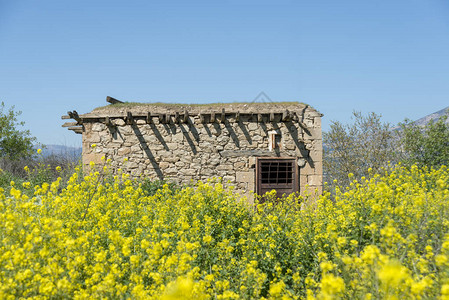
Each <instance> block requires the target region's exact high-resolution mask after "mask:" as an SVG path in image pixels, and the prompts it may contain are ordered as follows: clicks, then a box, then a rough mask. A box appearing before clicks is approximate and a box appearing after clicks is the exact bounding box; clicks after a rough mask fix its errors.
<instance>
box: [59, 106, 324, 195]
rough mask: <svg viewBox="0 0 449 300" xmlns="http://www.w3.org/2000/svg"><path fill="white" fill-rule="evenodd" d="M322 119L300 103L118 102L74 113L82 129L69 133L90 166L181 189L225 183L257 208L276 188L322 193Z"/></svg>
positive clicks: (280, 191) (73, 126)
mask: <svg viewBox="0 0 449 300" xmlns="http://www.w3.org/2000/svg"><path fill="white" fill-rule="evenodd" d="M321 116H322V114H320V113H319V112H318V111H316V110H315V109H314V108H312V107H311V106H309V105H306V104H303V103H297V102H285V103H252V104H235V103H232V104H210V105H185V104H162V103H157V104H134V103H132V104H131V103H130V104H127V103H118V104H111V105H108V106H105V107H102V108H98V109H95V110H93V111H92V112H90V113H87V114H83V115H78V113H77V112H76V111H73V112H69V116H63V119H69V118H73V119H75V121H76V122H72V123H66V124H64V125H63V126H65V127H69V129H70V130H73V131H75V132H77V133H81V134H82V140H83V164H84V165H85V166H87V165H89V162H91V161H93V162H95V163H96V164H97V165H98V164H100V165H101V164H103V163H104V162H105V159H110V160H111V164H112V168H113V170H117V169H119V168H121V169H122V170H123V171H125V172H128V173H130V174H131V175H132V176H133V177H139V176H145V177H147V178H150V179H159V180H169V181H174V182H177V183H180V184H190V183H191V182H192V181H198V180H207V179H209V178H213V177H221V178H222V179H223V182H225V183H229V184H232V185H234V186H235V190H236V191H237V192H239V193H241V194H243V195H246V196H248V199H250V201H251V199H253V197H252V195H253V193H254V192H256V193H259V194H263V193H264V192H266V191H269V190H272V189H275V190H277V192H278V195H279V196H281V194H283V193H287V194H289V193H292V192H301V193H305V192H311V193H317V192H318V193H321V190H322V173H323V171H322V152H323V147H322V137H321ZM93 145H94V147H93ZM103 156H104V157H105V159H101V158H102V157H103Z"/></svg>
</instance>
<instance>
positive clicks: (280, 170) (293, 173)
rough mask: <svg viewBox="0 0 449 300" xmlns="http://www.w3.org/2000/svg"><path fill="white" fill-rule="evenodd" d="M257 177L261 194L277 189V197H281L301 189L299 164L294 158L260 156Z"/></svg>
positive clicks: (258, 191) (258, 189)
mask: <svg viewBox="0 0 449 300" xmlns="http://www.w3.org/2000/svg"><path fill="white" fill-rule="evenodd" d="M256 177H257V193H258V194H259V195H263V194H265V193H266V192H269V191H271V190H276V194H277V197H278V198H280V197H282V196H283V195H284V194H285V195H290V194H291V193H294V192H297V191H298V190H299V188H298V187H299V184H298V182H299V181H298V178H299V177H298V166H297V164H296V160H295V159H293V158H276V159H271V158H270V159H268V158H259V159H258V163H257V170H256ZM263 200H264V199H262V201H263Z"/></svg>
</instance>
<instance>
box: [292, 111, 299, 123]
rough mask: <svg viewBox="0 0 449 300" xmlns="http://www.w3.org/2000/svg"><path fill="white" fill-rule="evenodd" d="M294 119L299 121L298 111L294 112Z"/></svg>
mask: <svg viewBox="0 0 449 300" xmlns="http://www.w3.org/2000/svg"><path fill="white" fill-rule="evenodd" d="M292 119H293V121H295V122H298V121H299V116H298V114H297V113H296V112H293V116H292Z"/></svg>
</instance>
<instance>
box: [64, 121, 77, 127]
mask: <svg viewBox="0 0 449 300" xmlns="http://www.w3.org/2000/svg"><path fill="white" fill-rule="evenodd" d="M77 124H78V122H67V123H64V124H62V127H71V126H75V125H77Z"/></svg>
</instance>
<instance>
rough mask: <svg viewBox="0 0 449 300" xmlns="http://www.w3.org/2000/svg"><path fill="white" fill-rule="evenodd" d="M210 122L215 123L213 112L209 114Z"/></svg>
mask: <svg viewBox="0 0 449 300" xmlns="http://www.w3.org/2000/svg"><path fill="white" fill-rule="evenodd" d="M210 122H211V123H215V113H214V112H213V113H211V114H210Z"/></svg>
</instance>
